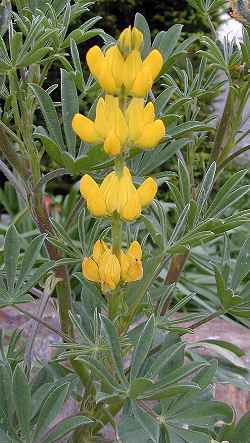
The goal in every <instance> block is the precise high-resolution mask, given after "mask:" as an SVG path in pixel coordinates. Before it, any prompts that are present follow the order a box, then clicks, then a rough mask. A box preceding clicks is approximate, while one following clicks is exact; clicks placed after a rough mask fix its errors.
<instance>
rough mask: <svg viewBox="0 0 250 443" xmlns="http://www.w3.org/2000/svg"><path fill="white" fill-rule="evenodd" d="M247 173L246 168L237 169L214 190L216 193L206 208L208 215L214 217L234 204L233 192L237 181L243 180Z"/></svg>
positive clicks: (236, 186)
mask: <svg viewBox="0 0 250 443" xmlns="http://www.w3.org/2000/svg"><path fill="white" fill-rule="evenodd" d="M246 173H247V170H243V171H238V172H236V173H234V174H233V175H232V176H231V177H229V178H228V179H227V181H226V182H225V183H224V184H223V185H222V187H221V188H220V189H219V190H218V191H217V192H216V195H215V197H214V199H213V201H212V203H211V205H210V206H209V208H208V212H207V214H208V216H209V217H214V216H218V215H219V214H221V213H222V211H223V212H224V210H225V208H228V207H229V206H231V205H232V204H234V203H235V202H236V201H237V200H238V198H237V200H236V199H235V197H233V196H232V195H233V192H234V191H236V192H237V189H238V188H239V186H238V185H239V183H240V182H241V181H242V180H243V178H244V177H245V175H246Z"/></svg>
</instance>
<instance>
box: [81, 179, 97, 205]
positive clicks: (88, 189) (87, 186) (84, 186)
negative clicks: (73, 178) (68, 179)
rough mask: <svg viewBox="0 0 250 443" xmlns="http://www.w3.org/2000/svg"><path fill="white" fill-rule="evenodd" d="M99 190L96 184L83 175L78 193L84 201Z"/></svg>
mask: <svg viewBox="0 0 250 443" xmlns="http://www.w3.org/2000/svg"><path fill="white" fill-rule="evenodd" d="M98 190H99V186H98V184H97V183H96V182H95V180H94V179H93V178H92V177H90V175H88V174H86V175H84V176H83V177H82V178H81V180H80V192H81V195H82V197H83V198H85V200H87V199H88V197H89V196H90V195H92V194H95V193H96V192H97V191H98Z"/></svg>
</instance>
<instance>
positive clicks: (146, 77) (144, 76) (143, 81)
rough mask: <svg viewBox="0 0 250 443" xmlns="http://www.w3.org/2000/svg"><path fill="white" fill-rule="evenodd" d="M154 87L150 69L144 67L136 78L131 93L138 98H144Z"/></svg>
mask: <svg viewBox="0 0 250 443" xmlns="http://www.w3.org/2000/svg"><path fill="white" fill-rule="evenodd" d="M152 85H153V79H152V74H151V71H150V69H149V68H147V67H142V69H141V70H140V71H139V72H138V74H137V76H136V78H135V81H134V83H133V86H132V88H131V92H132V94H133V95H135V96H136V97H144V95H146V94H147V93H148V91H149V90H150V89H151V88H152Z"/></svg>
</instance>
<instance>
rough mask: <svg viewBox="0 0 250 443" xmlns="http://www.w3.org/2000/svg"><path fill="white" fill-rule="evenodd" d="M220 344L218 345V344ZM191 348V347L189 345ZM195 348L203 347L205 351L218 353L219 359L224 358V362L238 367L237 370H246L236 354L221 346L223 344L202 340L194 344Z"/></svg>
mask: <svg viewBox="0 0 250 443" xmlns="http://www.w3.org/2000/svg"><path fill="white" fill-rule="evenodd" d="M218 343H220V344H218ZM191 346H192V345H191ZM195 346H201V347H204V348H205V349H208V350H210V351H212V352H213V353H215V352H216V353H218V354H219V355H220V356H221V357H223V358H225V359H226V360H228V361H229V362H230V363H232V364H233V365H235V366H238V367H239V368H242V369H246V365H245V363H244V361H243V360H242V359H241V358H240V357H238V355H237V354H235V352H234V351H233V350H231V349H228V347H225V346H224V345H223V342H222V341H220V342H218V341H215V342H214V341H213V340H208V341H207V340H202V341H200V342H196V344H195V345H194V347H195Z"/></svg>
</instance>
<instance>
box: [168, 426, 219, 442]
mask: <svg viewBox="0 0 250 443" xmlns="http://www.w3.org/2000/svg"><path fill="white" fill-rule="evenodd" d="M169 429H173V435H174V434H175V435H177V436H178V437H180V442H185V443H210V442H211V439H210V437H209V436H208V435H207V434H203V433H201V432H198V431H190V430H186V429H180V428H178V429H177V428H172V427H169ZM171 437H172V434H171ZM171 441H172V440H171Z"/></svg>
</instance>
